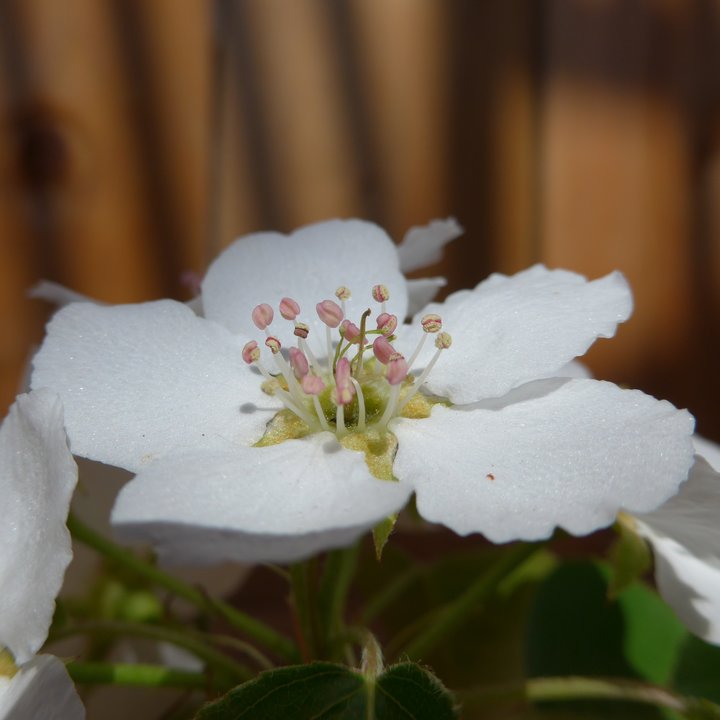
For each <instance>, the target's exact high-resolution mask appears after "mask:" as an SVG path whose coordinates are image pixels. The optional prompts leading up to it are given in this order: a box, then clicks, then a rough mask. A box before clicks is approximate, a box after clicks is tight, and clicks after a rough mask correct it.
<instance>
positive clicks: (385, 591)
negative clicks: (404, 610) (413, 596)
mask: <svg viewBox="0 0 720 720" xmlns="http://www.w3.org/2000/svg"><path fill="white" fill-rule="evenodd" d="M425 570H426V568H425V567H423V566H422V565H412V566H411V567H409V568H408V569H407V570H405V571H404V572H402V573H400V574H399V575H397V576H396V577H395V578H393V579H392V580H391V581H390V582H389V583H387V584H386V585H384V586H383V587H382V589H381V590H380V592H378V593H377V594H376V595H373V597H371V598H370V600H368V601H367V603H365V607H364V609H363V611H362V614H361V616H360V621H361V622H362V624H363V625H369V624H370V623H371V622H372V621H373V620H374V619H375V618H376V617H377V616H378V615H380V613H382V612H383V611H384V610H385V609H386V608H387V607H388V606H390V605H392V603H393V602H394V601H395V600H396V599H397V598H398V597H400V596H401V595H402V594H403V592H405V590H406V589H407V588H408V587H409V586H410V584H411V583H412V582H413V581H414V580H416V579H417V578H419V577H420V576H421V575H422V574H423V572H425Z"/></svg>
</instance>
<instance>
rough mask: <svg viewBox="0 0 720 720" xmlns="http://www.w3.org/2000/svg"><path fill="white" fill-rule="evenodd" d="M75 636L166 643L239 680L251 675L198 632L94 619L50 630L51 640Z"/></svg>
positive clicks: (245, 668) (243, 666) (251, 674)
mask: <svg viewBox="0 0 720 720" xmlns="http://www.w3.org/2000/svg"><path fill="white" fill-rule="evenodd" d="M74 635H93V636H100V635H105V636H107V635H118V636H121V637H140V638H147V639H148V640H156V641H158V642H165V643H169V644H171V645H175V646H177V647H181V648H183V649H184V650H187V651H188V652H190V653H192V654H193V655H195V657H197V658H199V659H200V660H203V661H204V662H205V663H207V664H208V665H209V666H211V667H213V668H215V669H216V670H218V671H220V672H222V673H223V674H224V675H229V676H231V677H233V678H234V679H236V680H238V681H244V680H249V679H250V678H252V677H253V676H254V673H253V672H252V671H251V670H250V669H249V668H247V667H245V665H241V664H240V663H238V662H236V661H235V660H233V659H232V658H231V657H229V656H228V655H226V654H225V653H223V652H220V651H219V650H216V649H215V648H214V647H212V646H211V645H209V644H208V643H207V642H205V641H204V639H203V638H201V637H198V636H197V634H195V633H192V632H188V631H185V630H183V632H179V631H178V630H174V629H172V628H167V627H163V626H161V625H148V624H145V623H134V622H122V621H117V620H94V621H89V622H85V623H82V624H79V625H72V626H70V627H67V628H61V629H60V630H56V631H54V632H53V633H52V636H51V637H50V641H51V642H55V641H57V640H62V639H63V638H66V637H72V636H74Z"/></svg>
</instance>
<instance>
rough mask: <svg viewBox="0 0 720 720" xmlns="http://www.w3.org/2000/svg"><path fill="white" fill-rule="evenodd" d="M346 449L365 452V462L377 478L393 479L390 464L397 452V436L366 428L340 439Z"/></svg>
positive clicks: (391, 464)
mask: <svg viewBox="0 0 720 720" xmlns="http://www.w3.org/2000/svg"><path fill="white" fill-rule="evenodd" d="M340 442H341V444H342V446H343V447H346V448H347V449H348V450H355V451H357V452H362V453H365V463H366V464H367V466H368V469H369V470H370V472H371V473H372V475H373V477H376V478H377V479H378V480H394V479H395V478H394V477H393V472H392V466H393V460H395V454H396V453H397V448H398V441H397V438H396V437H395V436H394V435H393V434H392V433H389V432H377V431H375V430H368V431H367V432H364V433H358V432H355V433H350V434H349V435H345V437H343V438H342V439H341V440H340Z"/></svg>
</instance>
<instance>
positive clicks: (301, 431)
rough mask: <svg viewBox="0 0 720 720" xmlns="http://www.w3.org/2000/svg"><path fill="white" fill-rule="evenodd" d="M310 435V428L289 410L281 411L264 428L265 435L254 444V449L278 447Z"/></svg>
mask: <svg viewBox="0 0 720 720" xmlns="http://www.w3.org/2000/svg"><path fill="white" fill-rule="evenodd" d="M309 433H310V428H309V427H308V426H307V425H306V424H305V423H304V422H303V421H302V420H301V419H300V418H299V417H298V416H297V415H296V414H295V413H294V412H291V411H290V410H281V411H280V412H279V413H278V414H277V415H275V417H273V419H272V420H270V422H269V423H268V424H267V427H266V428H265V434H264V435H263V436H262V438H260V440H258V441H257V442H256V443H255V447H269V446H270V445H279V444H280V443H281V442H285V441H286V440H297V439H298V438H301V437H305V436H306V435H308V434H309Z"/></svg>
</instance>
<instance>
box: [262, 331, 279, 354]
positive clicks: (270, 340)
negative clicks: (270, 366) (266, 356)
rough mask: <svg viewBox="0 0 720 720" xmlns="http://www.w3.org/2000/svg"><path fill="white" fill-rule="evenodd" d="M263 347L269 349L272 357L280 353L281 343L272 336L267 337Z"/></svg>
mask: <svg viewBox="0 0 720 720" xmlns="http://www.w3.org/2000/svg"><path fill="white" fill-rule="evenodd" d="M265 345H266V346H267V347H269V348H270V351H271V352H272V354H273V355H277V354H278V353H279V352H280V348H282V343H281V342H280V341H279V340H278V339H277V338H276V337H274V336H273V335H269V336H268V337H267V338H266V339H265Z"/></svg>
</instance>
